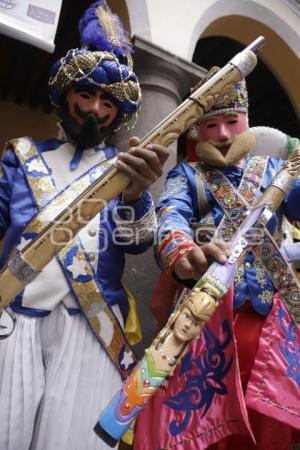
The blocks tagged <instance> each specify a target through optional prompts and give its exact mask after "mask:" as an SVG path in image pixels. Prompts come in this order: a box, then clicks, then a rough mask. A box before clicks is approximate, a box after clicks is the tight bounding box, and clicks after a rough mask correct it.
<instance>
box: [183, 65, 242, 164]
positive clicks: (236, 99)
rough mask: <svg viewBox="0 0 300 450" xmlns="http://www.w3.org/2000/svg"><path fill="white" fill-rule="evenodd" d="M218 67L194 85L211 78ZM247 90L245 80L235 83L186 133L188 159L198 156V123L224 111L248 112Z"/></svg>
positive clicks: (194, 158) (196, 159) (195, 159)
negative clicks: (196, 151) (196, 149)
mask: <svg viewBox="0 0 300 450" xmlns="http://www.w3.org/2000/svg"><path fill="white" fill-rule="evenodd" d="M218 70H219V67H212V68H211V69H210V71H209V72H208V73H207V74H206V76H205V77H204V78H203V79H202V80H201V82H200V83H199V84H198V85H197V86H196V87H195V88H198V87H199V86H201V85H202V84H203V83H205V81H207V80H208V79H209V78H211V77H212V76H213V75H214V74H215V73H216V72H217V71H218ZM248 107H249V103H248V91H247V87H246V82H245V80H242V81H238V82H237V83H235V84H234V85H233V86H232V87H231V88H230V89H229V91H228V92H227V93H226V95H225V96H224V97H221V98H220V100H219V102H218V103H216V104H215V105H214V106H212V108H210V109H209V110H208V111H207V112H206V113H205V114H204V115H203V116H202V117H201V119H200V120H199V121H198V122H196V123H195V125H193V126H192V127H191V128H190V129H189V130H188V133H187V149H186V151H187V155H188V159H189V161H198V159H199V158H198V156H197V155H196V153H195V146H196V144H197V143H198V142H199V139H200V138H199V136H200V135H199V128H198V124H199V123H200V122H202V121H203V120H206V119H208V118H209V117H213V116H216V115H218V114H223V113H226V112H230V111H233V112H242V113H247V112H248Z"/></svg>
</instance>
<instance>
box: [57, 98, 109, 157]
mask: <svg viewBox="0 0 300 450" xmlns="http://www.w3.org/2000/svg"><path fill="white" fill-rule="evenodd" d="M75 110H76V113H77V114H78V115H80V116H81V117H82V118H83V119H84V122H83V123H82V124H81V125H79V124H78V123H77V122H76V120H75V119H74V118H73V117H72V116H71V115H70V113H69V110H68V105H67V104H66V103H65V104H64V105H63V107H62V108H61V119H62V127H63V129H64V131H65V133H66V135H67V136H68V138H69V140H70V141H71V142H72V143H73V144H75V145H76V146H80V147H82V149H85V148H91V147H96V146H97V145H99V144H101V142H103V141H104V140H105V139H106V138H107V137H109V136H110V135H111V134H112V132H113V127H112V126H109V127H105V128H99V123H101V122H105V121H106V120H107V116H105V117H102V118H101V117H97V116H95V114H92V113H85V112H83V111H81V110H80V108H79V106H78V105H75Z"/></svg>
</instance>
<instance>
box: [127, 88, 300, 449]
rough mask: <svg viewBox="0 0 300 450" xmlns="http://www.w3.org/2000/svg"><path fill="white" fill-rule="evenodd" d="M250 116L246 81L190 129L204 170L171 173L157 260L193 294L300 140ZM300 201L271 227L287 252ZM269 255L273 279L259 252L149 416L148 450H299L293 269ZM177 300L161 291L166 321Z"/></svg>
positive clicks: (143, 434) (250, 256)
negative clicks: (286, 238)
mask: <svg viewBox="0 0 300 450" xmlns="http://www.w3.org/2000/svg"><path fill="white" fill-rule="evenodd" d="M247 111H248V97H247V91H246V87H245V83H244V82H240V83H237V84H236V85H235V86H234V88H233V89H232V91H231V92H229V93H228V95H227V96H226V97H225V98H223V99H222V101H221V102H220V103H219V104H218V105H216V106H215V107H213V108H212V110H210V111H208V112H207V113H206V114H205V115H204V117H203V118H202V119H201V121H199V122H198V123H197V124H196V126H194V127H193V128H192V129H190V131H189V138H188V156H189V160H190V161H193V162H183V163H180V164H179V165H178V166H176V167H175V168H174V169H172V170H171V171H170V172H169V175H168V178H167V181H166V186H165V191H164V192H163V194H162V196H161V198H160V200H159V203H158V206H157V213H158V239H157V242H158V244H157V246H156V256H157V261H158V264H159V265H160V267H161V269H162V270H163V271H165V272H164V273H165V275H164V279H166V277H169V279H170V277H171V278H172V279H173V280H174V281H175V282H176V286H177V287H180V286H181V290H182V288H183V287H184V286H187V287H192V286H193V285H194V283H195V280H198V279H199V278H200V277H201V275H202V274H203V273H204V272H205V271H206V269H207V267H208V265H209V264H210V263H211V262H212V261H213V260H217V261H218V262H225V261H226V259H227V257H228V253H227V249H226V245H224V242H226V241H227V242H229V241H230V239H231V237H232V233H233V228H232V227H231V226H230V223H228V222H225V221H224V212H226V211H230V214H231V217H237V216H238V213H239V209H240V208H243V207H244V208H249V207H250V205H251V204H253V202H254V201H255V199H257V198H259V196H260V195H261V193H262V192H263V191H264V190H265V188H266V187H267V186H268V185H269V183H270V181H271V179H272V178H273V176H274V175H275V174H276V173H277V172H278V170H279V169H280V167H281V165H282V160H280V159H279V158H280V157H281V158H282V157H283V158H284V157H286V156H287V155H288V154H290V153H291V152H292V151H293V150H294V148H295V147H296V146H297V145H298V144H299V141H298V140H297V139H294V138H290V137H288V136H286V135H285V134H284V133H281V132H280V131H278V130H274V129H271V128H267V127H256V128H249V126H248V114H247ZM256 155H259V156H256ZM276 157H277V158H276ZM200 167H201V170H200ZM203 174H205V176H204V175H203ZM237 190H238V191H239V193H241V194H242V196H243V198H244V201H245V203H244V204H243V205H242V204H240V203H239V201H238V197H237V195H236V192H237ZM299 201H300V180H298V181H297V182H296V183H295V186H294V187H293V189H292V191H291V192H290V194H289V195H288V196H287V198H286V200H285V202H284V204H283V205H282V207H281V209H280V210H279V212H278V213H276V214H274V216H273V217H272V219H271V220H270V222H269V223H268V229H269V231H270V232H271V233H272V234H273V236H274V238H275V239H276V241H277V242H278V244H281V243H282V239H283V218H284V215H286V216H287V217H289V218H291V219H293V220H298V219H297V218H298V217H300V207H299V204H300V203H299ZM235 213H236V214H235ZM219 239H222V241H223V244H222V243H220V241H219ZM262 245H263V244H262ZM267 250H268V249H267V248H266V249H265V251H267ZM285 256H286V255H285ZM298 256H299V255H298ZM269 257H270V259H269V261H270V267H271V273H270V274H268V273H267V272H266V270H265V266H264V265H263V264H262V261H261V260H260V259H258V258H256V257H255V255H254V253H253V252H252V251H251V248H249V249H248V251H247V253H246V257H245V259H244V261H243V263H242V265H241V266H240V268H239V269H238V271H237V273H236V277H235V283H234V287H233V289H232V291H231V292H229V294H228V295H227V296H226V298H225V299H224V301H223V302H221V304H220V306H219V308H218V309H217V311H216V312H215V315H214V316H213V318H212V319H211V321H210V322H209V323H208V324H207V326H205V327H204V329H203V333H202V334H201V336H200V337H199V339H198V340H197V341H196V342H195V343H193V344H192V345H191V346H190V348H189V350H188V352H187V354H186V355H185V357H184V358H183V360H182V362H181V363H180V365H179V367H177V368H176V370H175V372H174V374H173V375H172V376H171V377H170V378H169V380H168V382H166V383H164V384H163V385H162V386H161V387H160V388H159V390H158V392H157V393H156V395H155V396H154V398H153V399H152V400H151V401H150V402H149V404H147V406H146V408H145V409H144V410H143V411H142V412H141V414H140V416H139V419H138V422H137V432H136V438H135V449H136V450H154V449H158V448H159V449H162V448H168V449H169V448H170V449H171V448H172V449H174V450H175V449H176V450H183V449H187V450H202V449H205V448H209V449H210V450H254V449H257V450H291V448H292V443H293V442H295V441H297V437H296V430H299V429H300V376H299V375H300V360H299V349H300V333H299V329H298V328H297V326H296V324H295V322H294V321H293V319H292V318H291V316H290V315H289V313H288V306H289V305H286V304H284V302H283V301H282V300H281V297H280V296H279V293H276V290H275V287H274V285H273V283H272V278H273V279H278V277H279V278H280V277H281V276H282V278H281V279H282V280H284V281H283V282H282V283H283V285H282V286H279V288H281V287H282V288H284V286H286V285H288V280H289V278H288V277H289V276H292V271H290V272H289V275H286V276H285V275H284V276H283V272H282V271H283V270H284V269H283V267H285V266H284V263H283V262H282V261H283V259H282V258H283V256H282V257H281V256H280V257H278V256H276V257H275V255H273V254H272V253H271V252H270V255H269ZM279 261H280V262H279ZM281 272H282V273H281ZM270 275H271V276H270ZM171 291H172V289H169V292H171ZM279 291H280V289H279ZM167 292H168V290H167V289H164V291H163V293H162V295H161V296H160V297H159V296H158V294H159V289H156V293H155V294H156V298H155V299H154V300H155V307H156V308H160V310H159V314H160V317H162V308H163V307H165V308H166V307H167V306H168V300H167V298H166V293H167ZM158 298H160V299H161V300H162V301H163V302H164V304H162V302H161V304H158V303H159V301H158ZM289 302H290V304H292V297H291V298H290V299H289ZM149 436H151V437H149Z"/></svg>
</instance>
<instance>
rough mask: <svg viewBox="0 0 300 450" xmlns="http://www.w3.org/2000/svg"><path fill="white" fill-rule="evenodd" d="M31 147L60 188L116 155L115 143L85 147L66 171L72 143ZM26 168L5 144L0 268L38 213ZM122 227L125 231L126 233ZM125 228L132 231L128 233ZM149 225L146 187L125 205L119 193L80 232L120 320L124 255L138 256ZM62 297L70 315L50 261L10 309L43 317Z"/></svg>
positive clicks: (64, 287) (0, 172)
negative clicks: (117, 309)
mask: <svg viewBox="0 0 300 450" xmlns="http://www.w3.org/2000/svg"><path fill="white" fill-rule="evenodd" d="M34 145H35V147H36V149H37V151H38V153H39V154H40V155H42V157H43V159H44V161H45V164H46V165H47V167H48V168H50V171H51V173H52V175H51V176H52V178H53V180H54V183H55V185H56V187H57V189H58V190H59V191H60V190H63V189H64V188H65V187H66V186H67V185H68V184H70V183H71V182H72V181H74V180H75V179H77V178H78V177H79V176H81V175H82V174H83V173H85V172H87V171H88V170H89V169H90V168H91V167H93V166H95V165H97V164H99V163H101V162H102V161H104V160H106V159H108V158H112V157H114V156H115V155H116V154H117V149H116V148H114V147H104V146H102V147H98V148H94V149H87V150H85V151H84V152H83V155H82V158H81V161H80V163H79V166H78V167H77V169H76V170H73V171H71V170H70V161H71V160H72V157H73V155H74V146H73V145H72V144H71V143H70V142H67V141H64V140H59V139H50V140H47V141H44V142H39V143H34ZM24 169H25V170H24ZM30 170H33V171H34V170H35V168H34V167H33V166H32V167H30V166H29V164H28V166H27V167H22V165H21V164H20V162H19V160H18V158H17V156H16V154H15V152H14V149H13V148H12V146H8V148H7V150H6V152H5V153H4V155H3V158H2V161H1V165H0V237H1V238H4V242H3V246H2V254H1V258H0V268H2V267H3V266H4V264H5V263H6V262H7V260H8V258H9V256H10V254H11V252H12V250H13V249H14V248H15V247H17V248H18V249H19V250H21V249H22V248H23V247H24V246H25V245H26V242H25V240H24V238H22V239H21V235H22V232H23V230H24V228H25V227H26V225H27V224H28V223H29V222H30V221H31V219H32V218H33V217H34V216H35V214H36V213H37V211H38V207H37V205H36V202H35V200H34V196H33V194H32V192H31V189H30V187H29V184H28V182H27V179H26V174H25V171H30ZM129 209H130V211H129ZM128 215H129V216H130V219H132V216H134V217H133V219H132V220H131V221H128ZM141 227H144V228H145V229H146V232H145V231H143V232H141V233H140V234H139V235H138V237H136V236H133V234H134V233H136V232H137V231H139V228H141ZM123 229H125V230H127V234H126V232H125V234H124V231H123ZM128 229H130V230H131V231H132V233H128ZM153 229H154V209H153V202H152V197H151V194H150V193H149V192H147V191H146V192H145V193H144V195H143V196H142V198H141V199H140V200H139V201H137V202H136V203H135V204H133V205H130V208H128V207H127V206H126V205H124V204H123V203H122V198H121V197H118V198H114V199H113V200H112V201H111V202H109V204H108V205H107V207H106V208H105V209H104V210H103V211H102V212H101V214H98V215H97V216H96V217H95V218H94V219H93V220H92V221H91V222H89V223H88V224H87V225H86V226H85V227H84V229H83V230H82V231H81V232H80V233H79V235H80V239H81V241H82V243H83V246H84V249H85V251H86V254H87V255H88V257H89V260H90V262H91V264H92V266H93V269H94V271H95V274H96V277H97V278H98V281H99V282H100V285H101V287H102V291H103V296H104V298H105V301H106V302H107V303H108V304H110V305H119V306H120V309H121V311H122V314H123V317H124V318H125V317H126V314H127V311H128V298H127V293H126V291H125V289H124V287H123V285H122V282H121V278H122V274H123V269H124V263H125V253H131V254H138V253H141V252H143V251H144V250H146V248H147V247H148V246H149V245H150V244H151V243H152V239H153ZM61 301H62V302H63V303H64V304H65V306H66V307H67V309H68V311H69V312H70V313H76V312H78V311H79V310H78V306H77V304H76V303H75V302H74V300H73V299H72V296H71V293H70V289H69V286H68V283H67V281H66V280H65V277H64V274H63V272H62V270H61V268H60V267H59V265H58V263H57V262H56V261H55V259H54V260H52V261H51V263H49V265H47V266H46V267H45V269H44V270H43V272H42V273H41V274H39V275H38V277H37V278H36V279H35V280H34V281H33V282H32V283H31V284H29V285H28V286H26V288H25V289H24V291H23V292H22V293H20V294H19V295H18V296H17V297H16V299H15V301H14V302H13V303H12V304H11V307H12V309H13V310H14V311H15V312H17V313H21V314H27V315H33V316H41V317H43V316H45V315H47V314H49V312H50V311H51V310H52V309H53V308H54V307H55V306H56V305H57V304H58V303H59V302H61Z"/></svg>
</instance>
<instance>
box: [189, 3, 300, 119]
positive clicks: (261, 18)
mask: <svg viewBox="0 0 300 450" xmlns="http://www.w3.org/2000/svg"><path fill="white" fill-rule="evenodd" d="M265 3H266V6H264V5H262V4H260V3H259V2H254V1H249V2H240V1H238V0H232V1H231V2H222V0H221V1H220V0H218V1H216V2H214V3H213V4H212V5H211V6H210V7H209V8H208V9H207V10H206V11H205V13H204V14H202V15H201V17H200V19H199V21H198V23H197V24H196V26H195V28H194V30H193V32H192V36H191V44H190V49H191V51H193V49H194V48H195V46H196V42H197V41H198V39H199V38H200V37H208V36H222V37H227V38H231V39H233V40H235V41H237V42H240V43H241V44H244V45H248V44H249V43H250V42H251V41H253V40H254V39H255V38H256V37H257V36H259V35H263V36H265V38H266V45H265V47H264V49H263V52H262V56H261V58H262V60H263V61H264V63H265V64H266V65H267V66H268V67H269V68H270V70H271V71H272V73H273V74H274V75H275V76H276V78H277V79H278V80H279V82H280V83H281V85H282V86H283V88H284V89H285V91H286V94H287V95H288V97H289V99H290V101H291V103H292V104H293V105H294V109H295V111H296V114H297V115H298V117H299V116H300V91H299V82H298V80H297V77H295V74H296V73H299V72H300V60H299V57H300V39H299V35H297V33H296V31H295V30H296V24H297V20H296V19H295V20H294V17H293V13H292V11H291V10H290V9H289V8H288V6H286V5H283V6H282V11H279V10H278V11H276V12H274V9H273V10H272V9H271V7H272V5H271V3H270V4H269V6H270V8H268V7H267V5H268V3H269V2H265ZM280 13H281V14H282V15H280ZM298 20H299V19H298ZM293 26H295V29H294V28H293Z"/></svg>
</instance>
